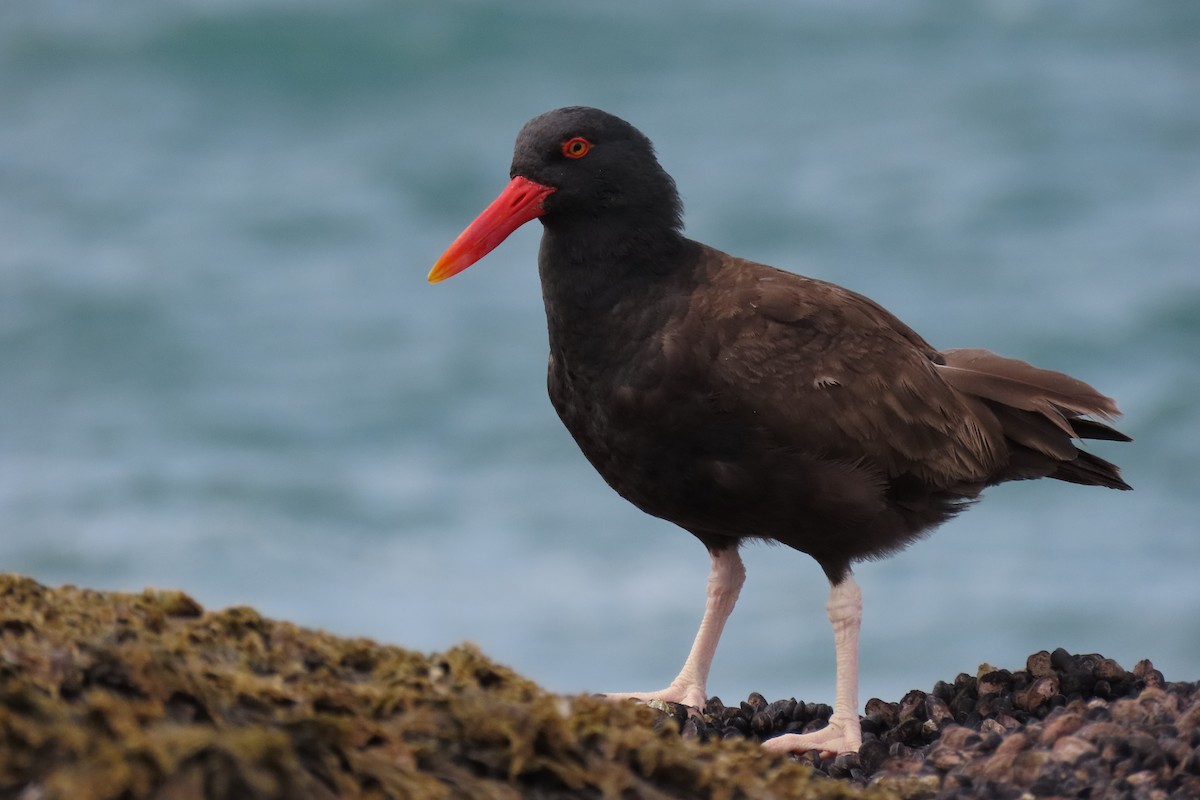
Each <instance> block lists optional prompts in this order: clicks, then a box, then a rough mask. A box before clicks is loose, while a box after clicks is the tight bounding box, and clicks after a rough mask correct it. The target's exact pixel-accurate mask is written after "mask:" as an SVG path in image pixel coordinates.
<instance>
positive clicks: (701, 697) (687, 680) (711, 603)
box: [606, 547, 858, 722]
mask: <svg viewBox="0 0 1200 800" xmlns="http://www.w3.org/2000/svg"><path fill="white" fill-rule="evenodd" d="M709 552H710V554H711V555H712V569H711V570H710V571H709V573H708V594H707V600H706V601H705V604H704V617H703V618H702V619H701V620H700V630H699V631H697V632H696V640H695V641H694V642H692V649H691V652H689V653H688V657H687V660H686V661H684V662H683V669H681V670H680V671H679V676H678V677H676V678H675V680H673V681H671V685H670V686H668V687H667V688H665V689H662V690H660V691H657V692H622V693H620V694H608V695H606V697H608V698H609V699H610V700H641V701H642V702H648V701H650V700H663V701H666V702H668V703H680V704H682V705H685V706H692V707H693V708H699V709H703V708H704V705H705V703H707V702H708V695H707V694H706V692H705V686H706V685H707V684H708V670H709V667H710V666H712V660H713V654H714V653H715V652H716V651H717V642H718V641H720V639H721V631H722V630H724V628H725V620H727V619H729V615H730V614H731V613H732V612H733V606H734V604H735V603H737V598H738V593H739V592H740V591H741V590H742V584H743V583H745V582H746V568H745V567H744V566H743V565H742V557H741V556H740V555H738V551H737V547H727V548H725V549H724V550H715V551H709ZM856 633H857V629H856ZM857 720H858V717H855V721H856V722H857Z"/></svg>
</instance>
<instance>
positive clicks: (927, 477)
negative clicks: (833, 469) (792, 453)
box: [683, 251, 1006, 488]
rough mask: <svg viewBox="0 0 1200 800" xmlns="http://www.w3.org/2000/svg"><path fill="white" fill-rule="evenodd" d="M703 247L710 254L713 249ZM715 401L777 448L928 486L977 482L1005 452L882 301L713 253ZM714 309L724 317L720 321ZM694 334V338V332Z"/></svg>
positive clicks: (994, 430) (984, 417)
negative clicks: (714, 256) (911, 480)
mask: <svg viewBox="0 0 1200 800" xmlns="http://www.w3.org/2000/svg"><path fill="white" fill-rule="evenodd" d="M714 254H715V251H714ZM717 255H719V256H720V258H717V259H713V262H714V263H713V264H711V265H710V269H713V268H715V269H716V270H717V271H718V272H719V273H720V275H719V276H716V275H710V277H709V280H710V281H711V283H710V285H714V286H719V287H721V288H720V289H719V290H718V291H717V292H714V293H711V294H708V295H706V297H705V298H703V299H701V300H700V301H699V302H700V303H701V304H703V303H705V302H706V301H707V302H708V303H709V304H710V307H709V308H708V309H704V308H696V309H694V310H695V311H696V312H697V313H696V314H695V315H692V314H689V315H688V316H687V317H685V319H684V320H683V324H684V325H686V324H687V321H688V318H691V319H694V320H697V321H700V320H710V321H712V322H715V323H716V324H713V325H711V327H710V330H709V332H708V337H707V338H709V339H710V341H711V339H712V337H714V336H715V337H717V339H718V341H716V342H714V343H713V346H711V347H710V348H708V350H709V352H711V353H712V354H713V355H714V360H713V362H712V363H710V364H709V365H707V370H708V372H709V375H710V379H711V385H712V388H713V391H714V392H715V394H716V400H717V402H718V403H720V404H721V405H723V406H725V407H726V408H727V409H728V410H729V411H730V412H731V413H735V414H738V415H740V416H741V417H742V418H743V419H744V420H747V421H748V424H749V425H751V426H752V427H753V428H754V429H755V430H757V431H759V432H761V434H762V435H764V436H765V437H766V438H767V439H768V440H769V441H773V442H775V443H776V444H777V445H778V446H780V447H784V448H790V449H794V450H796V451H798V452H801V453H803V454H805V455H807V456H810V457H811V456H817V457H821V458H828V459H830V460H831V461H840V462H843V463H855V464H861V465H863V466H867V467H869V468H871V469H872V470H876V471H878V474H880V476H881V477H883V478H885V479H887V480H891V479H895V478H898V477H902V476H911V477H914V478H917V479H919V480H920V481H921V482H922V483H925V484H926V485H929V486H938V487H947V488H949V487H952V486H955V485H957V484H960V483H977V482H983V481H985V480H986V479H987V476H988V475H989V474H991V473H992V472H993V471H994V470H995V469H996V468H997V465H998V464H999V463H1001V462H1002V461H1003V460H1004V458H1005V457H1006V453H1004V452H997V449H1002V448H1003V435H1002V433H1001V432H1000V431H999V429H998V426H997V423H996V421H995V419H994V417H992V416H991V415H990V414H988V413H987V412H986V409H985V410H984V413H983V414H980V413H977V412H978V410H979V409H977V408H975V407H973V406H974V405H977V404H976V403H974V401H973V400H972V398H969V397H965V396H964V395H962V394H961V393H959V392H957V391H956V390H955V389H954V388H953V387H952V386H950V385H949V384H948V383H947V382H946V381H945V380H944V379H943V378H942V377H941V376H940V375H939V373H938V363H939V362H941V363H944V359H942V357H941V356H940V355H939V354H938V352H937V351H936V350H935V349H934V348H933V347H932V346H931V345H930V344H929V343H928V342H926V341H925V340H924V339H922V338H921V337H920V336H919V335H917V334H916V333H915V332H914V331H913V330H912V329H910V328H909V327H908V326H907V325H905V324H904V323H903V322H901V321H900V320H899V319H897V318H896V317H895V316H893V315H892V314H891V313H889V312H888V311H887V310H886V309H884V308H882V307H881V306H879V305H878V304H876V303H874V302H873V301H871V300H869V299H868V298H866V297H863V296H862V295H859V294H856V293H854V292H851V291H849V290H847V289H843V288H841V287H838V286H835V285H833V284H830V283H826V282H824V281H818V280H814V279H811V278H805V277H802V276H799V275H795V274H793V273H788V272H783V271H780V270H776V269H774V268H772V267H767V266H765V265H761V264H753V263H750V262H745V261H742V260H740V259H736V258H733V257H731V256H726V255H724V254H717ZM722 317H724V319H722ZM702 338H703V337H702Z"/></svg>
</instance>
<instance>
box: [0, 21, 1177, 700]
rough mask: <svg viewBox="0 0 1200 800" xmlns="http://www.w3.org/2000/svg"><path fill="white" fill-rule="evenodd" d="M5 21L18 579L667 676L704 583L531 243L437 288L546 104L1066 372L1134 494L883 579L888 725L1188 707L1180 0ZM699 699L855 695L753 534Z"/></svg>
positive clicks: (1057, 491)
mask: <svg viewBox="0 0 1200 800" xmlns="http://www.w3.org/2000/svg"><path fill="white" fill-rule="evenodd" d="M106 6H108V7H105V8H103V9H101V7H100V6H97V5H96V4H92V3H87V2H83V1H82V0H79V1H78V2H68V1H67V0H57V1H51V0H38V2H23V1H22V0H18V2H15V3H14V2H10V3H5V4H3V6H2V7H0V242H2V245H0V568H2V569H5V570H12V571H19V572H23V573H28V574H31V575H33V576H34V577H36V578H38V579H40V580H42V581H44V582H48V583H60V582H70V583H75V584H79V585H84V586H90V587H97V588H118V589H131V590H140V589H141V588H142V587H144V586H147V585H153V586H159V587H180V588H183V589H185V590H186V591H188V592H190V593H192V594H193V595H194V596H195V597H196V598H197V599H199V600H200V601H201V602H203V603H204V604H206V605H208V606H212V607H219V606H224V605H230V604H237V603H248V604H253V605H255V606H257V607H258V608H260V609H261V610H262V611H263V612H264V613H267V614H270V615H273V616H279V617H287V618H291V619H293V620H295V621H297V622H300V623H302V624H305V625H310V626H320V627H325V628H328V629H330V630H334V631H337V632H339V633H345V634H361V635H369V636H373V637H376V638H378V639H380V640H383V641H386V642H392V643H396V644H400V645H404V646H408V647H415V648H420V649H436V648H443V647H446V646H449V645H451V644H453V643H456V642H458V641H461V640H464V639H470V640H474V641H476V642H478V643H479V644H481V645H482V646H483V647H484V648H485V649H486V650H487V651H488V652H489V653H491V654H493V655H494V656H496V657H498V658H500V659H502V660H504V661H506V662H507V663H510V664H511V665H513V666H514V667H516V668H517V669H519V670H520V671H522V672H524V673H526V674H528V675H530V676H531V677H533V678H536V679H538V680H540V681H542V682H544V683H545V684H547V685H548V686H551V687H553V688H555V689H558V690H562V691H601V690H636V689H651V688H658V687H659V686H660V685H661V684H663V683H665V681H667V680H668V679H669V678H670V677H672V676H673V675H674V671H675V669H676V668H677V667H678V665H679V662H680V661H681V660H682V657H683V655H684V653H685V651H686V649H687V647H688V645H689V643H690V641H691V637H692V634H693V633H694V627H695V624H696V622H697V620H698V618H699V612H700V607H701V601H702V594H703V587H704V580H705V573H706V569H707V556H706V554H705V553H704V550H703V548H702V547H700V546H699V545H698V544H697V543H696V542H695V541H694V540H692V539H691V537H690V536H687V535H686V534H683V533H682V532H680V531H678V530H676V529H673V528H672V527H671V526H669V525H668V524H666V523H663V522H660V521H658V520H654V519H650V518H647V517H645V516H643V515H641V514H640V513H639V512H637V511H635V510H634V509H632V508H630V507H628V506H627V505H626V504H625V503H624V502H623V501H621V500H620V499H619V498H617V497H616V496H615V495H613V494H612V493H611V491H610V490H609V489H608V488H607V487H606V486H605V485H604V483H603V482H602V481H601V480H600V479H599V478H598V477H597V476H596V475H595V474H593V473H592V471H591V469H590V467H589V466H588V465H587V464H586V463H585V462H584V460H583V458H582V457H581V456H580V455H579V454H578V452H577V451H576V450H575V448H574V445H573V443H572V442H571V441H570V439H569V437H568V436H567V434H566V433H565V431H563V430H562V428H561V426H560V425H559V423H558V421H557V420H556V418H555V417H554V413H553V411H552V410H551V409H550V406H549V403H548V401H547V400H546V398H545V390H544V368H545V327H544V321H543V319H542V316H541V314H542V311H541V301H540V296H539V293H538V287H537V279H536V275H535V270H534V257H535V250H536V242H537V231H536V225H533V226H530V227H529V228H528V229H527V230H522V231H520V232H518V233H517V234H516V235H514V236H513V237H512V239H511V240H510V241H509V242H507V243H506V244H505V245H504V246H503V247H502V248H500V249H499V250H497V251H496V252H495V253H494V254H493V255H492V256H490V257H489V258H488V259H487V260H486V261H485V262H483V263H481V264H480V265H478V266H477V267H475V268H473V269H472V270H470V271H469V272H467V273H465V274H464V275H461V276H459V277H457V278H455V279H454V280H452V281H450V282H447V283H444V284H440V285H438V286H436V287H433V286H429V285H427V284H426V283H425V281H424V276H425V273H426V271H427V270H428V268H429V266H430V265H431V264H432V262H433V261H434V259H435V258H436V257H437V256H438V255H439V254H440V252H441V251H442V249H443V248H444V247H445V245H446V244H448V243H449V241H450V240H451V239H452V238H453V237H454V236H455V235H456V234H457V233H458V231H459V230H460V229H461V228H462V227H463V226H464V225H465V224H466V223H467V222H468V221H469V220H470V219H471V218H472V217H473V216H474V214H475V213H476V212H477V211H478V210H480V209H481V208H482V207H483V206H484V204H486V203H487V202H488V201H489V200H491V198H492V197H493V196H494V195H495V193H496V192H497V191H498V190H499V189H500V188H501V187H502V186H503V185H504V183H505V182H506V179H507V170H508V160H509V157H510V153H511V146H512V139H513V137H514V135H515V133H516V131H517V129H518V128H519V127H520V125H521V123H523V122H524V121H525V120H526V119H527V118H529V117H531V116H533V115H534V114H536V113H539V112H541V111H544V110H547V109H550V108H553V107H556V106H560V105H565V104H572V103H585V104H590V105H597V106H600V107H603V108H605V109H607V110H610V111H613V112H614V113H617V114H620V115H621V116H624V117H625V118H627V119H629V120H630V121H632V122H633V123H634V124H636V125H638V126H639V127H640V128H642V129H643V130H644V131H645V132H646V133H647V134H648V135H650V136H651V138H653V139H654V140H655V142H656V144H657V146H658V150H659V154H660V156H661V159H662V161H663V163H664V165H665V166H666V167H667V169H668V170H669V171H670V172H672V174H673V175H674V176H675V178H676V180H677V181H678V183H679V185H680V188H681V190H682V193H683V196H684V200H685V203H686V206H687V219H688V231H689V233H690V234H691V235H692V236H694V237H695V238H698V239H701V240H703V241H706V242H708V243H710V244H713V245H715V246H718V247H720V248H722V249H725V250H728V251H731V252H734V253H737V254H739V255H743V256H747V257H750V258H754V259H756V260H760V261H767V262H769V263H774V264H777V265H779V266H783V267H787V268H790V269H794V270H797V271H801V272H805V273H806V274H810V275H814V276H817V277H822V278H826V279H830V280H834V281H837V282H839V283H842V284H843V285H846V286H849V287H851V288H853V289H856V290H859V291H862V292H864V293H866V294H868V295H870V296H872V297H873V298H875V299H876V300H878V301H880V302H881V303H883V304H884V305H886V306H888V307H889V308H891V309H892V310H893V311H895V312H896V313H897V314H899V315H900V316H901V317H902V318H904V319H905V320H906V321H907V322H909V323H910V324H911V325H913V326H914V327H915V328H916V329H918V330H919V331H921V332H922V333H923V334H924V335H925V336H926V337H927V338H929V339H930V340H932V341H933V342H935V343H937V344H939V345H942V346H982V347H987V348H990V349H993V350H996V351H998V352H1002V353H1005V354H1009V355H1013V356H1017V357H1022V358H1027V359H1029V360H1032V361H1035V362H1037V363H1039V364H1041V365H1044V366H1047V367H1051V368H1059V369H1065V370H1069V371H1070V372H1072V373H1074V374H1076V375H1078V376H1080V377H1082V378H1084V379H1086V380H1089V381H1091V382H1093V383H1094V384H1096V385H1097V386H1098V387H1100V388H1101V389H1102V390H1104V391H1106V392H1108V393H1110V394H1112V395H1114V396H1115V397H1116V398H1117V399H1118V400H1119V401H1120V403H1121V406H1122V408H1123V410H1124V411H1125V412H1126V415H1127V418H1126V420H1125V421H1124V425H1123V426H1122V427H1124V428H1125V429H1126V430H1127V431H1128V432H1129V433H1131V434H1132V435H1133V436H1134V437H1135V438H1136V439H1137V441H1136V443H1135V444H1133V445H1126V446H1117V445H1107V444H1100V445H1096V448H1095V449H1096V452H1098V453H1100V454H1101V455H1105V456H1107V457H1111V458H1114V459H1115V460H1117V461H1119V462H1120V463H1121V464H1122V465H1123V466H1124V468H1125V472H1126V476H1127V477H1128V479H1129V480H1130V482H1131V483H1133V484H1134V485H1135V487H1136V489H1137V490H1136V491H1135V492H1133V493H1117V492H1108V491H1103V490H1099V489H1085V488H1081V487H1075V486H1069V485H1065V484H1059V483H1054V484H1051V483H1048V482H1043V483H1039V484H1023V485H1008V486H1004V487H999V488H998V489H995V490H992V491H991V492H989V496H988V497H987V498H986V499H985V500H984V502H983V503H981V504H980V505H979V506H978V507H977V508H975V509H973V510H972V511H970V512H969V513H967V514H965V515H963V516H962V517H960V518H959V519H957V520H955V521H954V522H952V523H951V524H949V525H947V526H945V527H944V528H943V529H942V530H940V531H939V532H938V533H937V534H936V535H935V536H933V537H931V538H930V539H928V540H926V541H924V542H921V543H919V544H918V545H916V546H914V547H912V548H910V549H909V550H908V551H907V552H906V553H904V554H901V555H900V556H898V557H896V558H893V559H891V560H889V561H886V562H881V563H872V564H865V565H862V566H861V567H860V568H859V570H858V574H859V576H860V583H861V584H862V585H863V589H864V594H865V597H866V620H865V623H864V633H863V664H862V683H863V688H862V691H863V698H864V699H865V698H866V697H870V696H871V695H879V696H884V697H893V698H894V697H896V696H898V695H899V694H900V693H902V692H903V691H905V690H906V689H908V688H912V687H923V688H928V687H929V686H930V685H931V684H932V683H933V682H934V681H936V680H938V679H941V678H948V677H952V676H953V675H954V674H955V673H957V672H959V671H963V670H966V671H973V670H974V668H975V667H976V665H977V664H978V663H979V662H980V661H983V660H987V661H990V662H992V663H994V664H996V665H999V666H1008V667H1016V666H1019V665H1021V664H1023V661H1024V657H1025V656H1026V655H1027V654H1028V653H1030V652H1032V651H1035V650H1038V649H1042V648H1054V647H1056V646H1064V647H1067V648H1068V649H1071V650H1075V651H1082V652H1096V651H1098V652H1102V653H1104V654H1105V655H1108V656H1111V657H1114V658H1117V659H1118V660H1119V661H1121V662H1122V663H1124V664H1125V665H1126V666H1131V665H1132V662H1134V661H1136V660H1137V659H1140V658H1145V657H1149V658H1152V659H1153V660H1154V661H1155V663H1156V665H1157V666H1159V667H1160V668H1161V669H1162V670H1163V671H1164V672H1165V673H1166V674H1167V676H1168V678H1174V679H1196V678H1200V579H1198V578H1197V572H1198V570H1200V567H1198V565H1200V522H1198V521H1197V520H1198V519H1200V498H1198V494H1200V492H1198V490H1200V482H1198V480H1197V478H1196V466H1197V457H1198V455H1200V401H1198V400H1197V397H1198V396H1200V368H1198V365H1200V356H1198V355H1197V353H1198V352H1200V6H1198V5H1196V4H1195V3H1188V2H1149V3H1139V4H1128V3H1116V2H1092V3H1088V4H1071V5H1067V4H1038V3H1031V2H1023V1H1022V0H1012V1H1011V2H1009V1H1002V0H993V1H992V2H948V1H947V2H905V3H893V2H883V0H878V1H877V2H864V3H858V4H854V5H853V6H852V7H848V6H846V5H843V4H838V3H829V2H810V3H793V2H757V3H737V2H733V1H732V0H708V2H700V3H695V2H686V3H685V2H682V0H674V1H670V0H668V2H662V3H640V2H633V0H621V1H620V2H614V3H608V4H603V5H599V4H589V5H573V4H564V3H557V2H550V0H542V1H540V2H530V3H523V4H513V3H499V2H445V0H438V2H416V1H414V2H405V3H383V2H379V3H367V2H341V3H336V4H335V3H317V2H311V3H282V2H274V1H273V0H255V1H253V2H241V3H213V2H208V1H207V0H191V1H190V2H188V1H186V0H180V1H179V2H174V3H169V4H168V3H158V2H151V0H128V1H127V2H123V3H120V4H106ZM746 558H747V566H748V569H749V573H750V574H749V581H748V583H747V587H746V589H745V592H744V594H743V599H742V603H741V605H740V606H739V608H738V610H737V612H736V613H735V615H734V617H733V618H732V620H731V622H730V627H729V628H728V630H727V633H726V639H725V642H724V643H723V648H722V650H721V651H720V652H719V654H718V658H717V663H716V665H715V668H714V675H713V679H712V686H711V689H712V691H714V692H715V693H717V694H719V695H721V696H722V697H724V698H726V699H733V698H738V697H745V695H746V694H747V693H748V692H750V691H752V690H758V691H762V692H764V693H766V694H767V695H768V696H798V697H802V698H806V699H810V700H825V701H829V700H830V699H831V698H832V693H833V692H832V685H833V653H832V646H831V644H832V637H831V635H830V632H829V629H828V624H827V622H826V620H825V618H824V610H823V603H824V598H825V592H826V587H825V585H824V583H823V579H822V576H821V573H820V570H819V569H818V568H817V567H816V565H815V563H813V562H812V561H811V560H809V559H808V558H807V557H804V556H801V555H799V554H795V553H792V552H790V551H785V550H781V549H775V548H768V547H763V546H760V547H753V548H748V550H747V552H746Z"/></svg>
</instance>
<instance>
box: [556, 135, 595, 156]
mask: <svg viewBox="0 0 1200 800" xmlns="http://www.w3.org/2000/svg"><path fill="white" fill-rule="evenodd" d="M591 149H592V143H591V142H589V141H588V140H587V139H585V138H583V137H582V136H576V137H575V138H574V139H567V140H566V141H565V142H563V146H562V152H563V155H564V156H566V157H567V158H583V157H584V156H586V155H587V154H588V150H591Z"/></svg>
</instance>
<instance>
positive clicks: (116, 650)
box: [0, 575, 888, 800]
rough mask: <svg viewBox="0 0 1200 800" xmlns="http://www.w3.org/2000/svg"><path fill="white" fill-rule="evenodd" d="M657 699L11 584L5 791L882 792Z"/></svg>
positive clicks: (3, 614) (1, 654)
mask: <svg viewBox="0 0 1200 800" xmlns="http://www.w3.org/2000/svg"><path fill="white" fill-rule="evenodd" d="M884 796H888V795H887V794H886V793H884V792H882V791H880V790H863V789H858V788H855V787H853V786H850V785H848V784H845V783H841V782H836V781H830V780H827V779H819V778H813V777H812V776H811V773H810V770H809V769H808V768H807V767H805V766H803V765H800V764H796V763H794V762H791V761H788V760H786V759H782V758H778V757H773V756H769V755H767V754H766V753H763V752H761V750H760V749H759V748H758V747H757V746H756V745H754V744H753V743H751V742H748V741H732V742H724V741H712V742H707V743H703V742H701V741H699V740H698V739H688V738H681V737H680V735H679V731H678V726H677V725H676V723H675V722H674V721H672V720H670V719H667V718H666V717H664V715H663V714H661V713H660V712H657V711H655V710H653V709H650V708H647V707H644V706H638V705H635V704H626V703H621V704H614V703H609V702H607V701H604V700H601V699H596V698H591V697H571V698H563V697H559V696H555V695H552V694H549V693H547V692H545V691H543V690H541V689H540V688H539V687H538V686H537V685H535V684H534V683H532V682H530V681H528V680H525V679H524V678H522V677H520V676H519V675H517V674H515V673H514V672H512V671H511V670H509V669H507V668H506V667H503V666H501V665H498V664H495V663H494V662H492V661H490V660H488V659H487V658H486V657H485V656H484V655H482V654H481V653H480V652H479V651H478V650H476V649H475V648H473V647H470V646H462V647H457V648H454V649H452V650H449V651H447V652H445V653H440V654H435V655H432V656H430V655H424V654H419V653H414V652H411V651H407V650H402V649H400V648H397V647H386V646H381V645H378V644H375V643H374V642H371V641H368V640H365V639H346V638H340V637H336V636H332V635H330V634H327V633H323V632H320V631H312V630H306V629H303V628H299V627H296V626H295V625H291V624H289V623H286V622H275V621H272V620H268V619H264V618H263V617H261V616H259V615H258V614H257V613H256V612H255V611H253V610H252V609H249V608H231V609H227V610H225V611H220V612H211V613H210V612H205V611H204V610H203V609H202V608H201V607H200V606H199V605H198V604H197V603H196V602H195V601H193V600H192V599H191V598H189V597H187V596H186V595H184V594H182V593H179V592H162V591H152V590H147V591H145V592H143V593H142V594H121V593H111V592H95V591H88V590H83V589H76V588H74V587H64V588H61V589H50V588H47V587H44V586H42V585H40V584H38V583H36V582H35V581H33V580H30V579H28V578H23V577H19V576H12V575H9V576H0V797H12V798H20V800H55V799H56V798H69V800H91V799H93V798H94V799H95V800H101V798H121V799H122V800H133V799H134V798H171V799H172V800H175V799H176V798H178V799H180V800H191V799H192V798H197V799H198V798H239V799H241V798H247V799H254V798H287V799H288V800H307V799H308V798H312V800H326V799H327V798H506V799H507V798H519V797H537V798H556V797H573V798H574V797H583V798H721V799H725V798H729V799H730V800H732V799H733V798H743V797H744V798H776V797H777V798H784V797H787V798H834V797H837V798H849V797H884Z"/></svg>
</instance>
